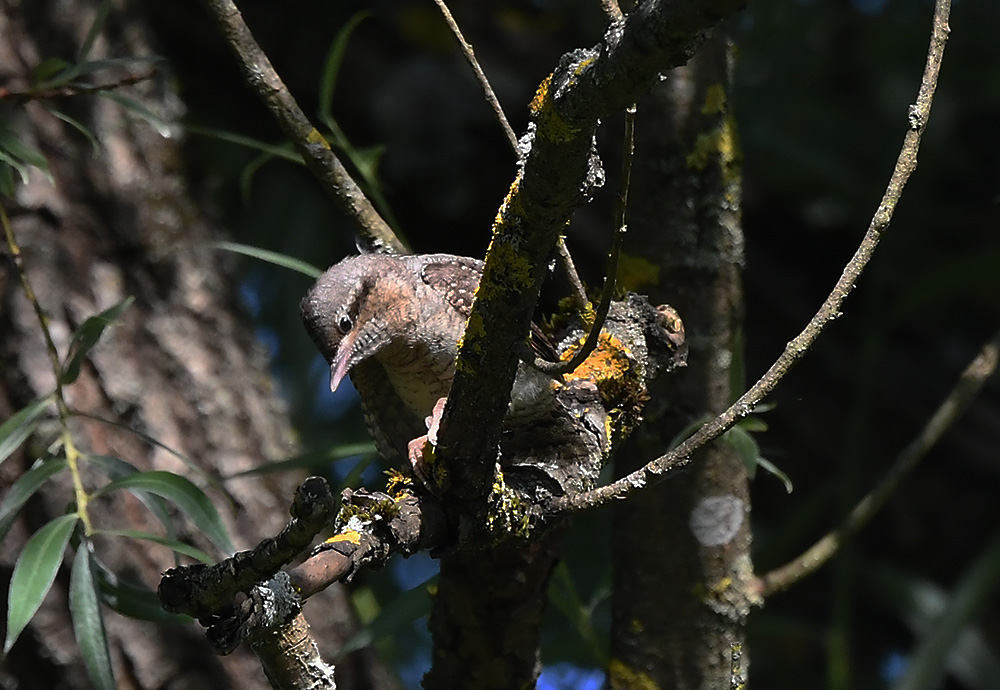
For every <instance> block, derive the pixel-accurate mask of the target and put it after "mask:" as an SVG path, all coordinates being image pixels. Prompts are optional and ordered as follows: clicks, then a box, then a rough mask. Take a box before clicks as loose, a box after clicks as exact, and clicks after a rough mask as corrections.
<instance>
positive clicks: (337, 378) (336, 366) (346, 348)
mask: <svg viewBox="0 0 1000 690" xmlns="http://www.w3.org/2000/svg"><path fill="white" fill-rule="evenodd" d="M357 337H358V332H357V330H352V331H351V332H350V333H348V334H347V335H345V336H344V339H343V340H341V341H340V347H338V348H337V354H336V355H335V356H334V358H333V361H332V362H330V390H331V391H334V392H336V390H337V386H339V385H340V382H341V381H343V380H344V377H345V376H347V372H348V371H350V369H351V354H352V353H353V352H354V340H355V339H356V338H357Z"/></svg>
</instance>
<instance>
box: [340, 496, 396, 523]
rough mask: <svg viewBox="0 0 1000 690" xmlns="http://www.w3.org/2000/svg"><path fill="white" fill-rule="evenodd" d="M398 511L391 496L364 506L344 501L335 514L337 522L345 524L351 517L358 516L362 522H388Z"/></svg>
mask: <svg viewBox="0 0 1000 690" xmlns="http://www.w3.org/2000/svg"><path fill="white" fill-rule="evenodd" d="M398 513H399V507H398V506H397V505H396V502H395V501H394V500H393V499H391V498H386V499H384V500H381V501H374V502H373V503H370V504H368V505H365V506H359V505H355V504H353V503H345V504H343V505H341V507H340V512H339V513H338V514H337V522H338V524H341V525H346V524H347V523H348V522H349V521H350V520H351V518H360V519H361V520H362V521H364V522H388V521H389V520H391V519H392V518H394V517H396V515H397V514H398Z"/></svg>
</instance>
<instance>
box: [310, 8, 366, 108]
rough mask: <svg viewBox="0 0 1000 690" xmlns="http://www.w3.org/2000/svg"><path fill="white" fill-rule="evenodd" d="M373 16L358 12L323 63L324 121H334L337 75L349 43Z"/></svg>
mask: <svg viewBox="0 0 1000 690" xmlns="http://www.w3.org/2000/svg"><path fill="white" fill-rule="evenodd" d="M369 16H371V13H369V12H357V13H355V14H354V16H353V17H351V18H350V19H349V20H347V23H346V24H344V26H343V27H341V29H340V31H338V32H337V35H336V37H335V38H334V39H333V43H332V44H331V45H330V50H329V52H328V53H327V54H326V61H325V62H324V63H323V74H322V76H321V77H320V81H319V113H320V118H321V119H323V120H327V119H333V115H332V108H333V91H334V87H336V85H337V75H338V74H340V67H341V65H342V64H343V62H344V53H345V52H347V43H348V41H349V40H350V38H351V34H352V33H354V29H355V28H357V26H358V24H360V23H361V22H362V21H364V20H365V19H366V18H367V17H369Z"/></svg>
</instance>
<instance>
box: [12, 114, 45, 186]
mask: <svg viewBox="0 0 1000 690" xmlns="http://www.w3.org/2000/svg"><path fill="white" fill-rule="evenodd" d="M0 149H3V150H5V151H7V152H8V153H9V154H10V155H11V156H13V157H14V158H15V159H17V160H19V161H24V163H25V164H27V165H30V166H33V167H35V168H38V169H39V170H41V171H42V172H43V173H45V177H46V178H47V179H48V181H49V182H52V171H51V170H49V162H48V160H46V158H45V156H43V155H42V154H41V153H39V152H38V151H36V150H35V149H33V148H31V147H30V146H26V145H25V144H24V143H22V142H21V140H20V139H18V138H17V136H16V135H15V134H14V133H13V132H11V131H10V130H9V129H6V128H5V127H2V126H0Z"/></svg>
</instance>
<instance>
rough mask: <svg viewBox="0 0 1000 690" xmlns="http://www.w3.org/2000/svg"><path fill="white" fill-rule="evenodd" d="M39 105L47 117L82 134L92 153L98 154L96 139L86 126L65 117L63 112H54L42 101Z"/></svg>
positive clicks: (52, 108)
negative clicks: (63, 123) (60, 121)
mask: <svg viewBox="0 0 1000 690" xmlns="http://www.w3.org/2000/svg"><path fill="white" fill-rule="evenodd" d="M40 105H41V106H42V107H43V108H45V109H46V110H47V111H49V115H51V116H52V117H54V118H57V119H59V120H62V121H63V122H65V123H66V124H67V125H69V126H70V127H72V128H73V129H75V130H76V131H78V132H79V133H80V134H82V135H83V136H85V137H86V138H87V141H89V142H90V148H91V149H92V150H93V152H94V153H97V152H98V150H99V148H100V147H99V145H98V143H97V137H95V136H94V133H93V132H91V131H90V130H89V129H87V126H86V125H84V124H83V123H82V122H80V121H79V120H77V119H75V118H72V117H70V116H69V115H67V114H66V113H64V112H63V111H61V110H56V109H55V108H54V107H53V106H52V104H51V103H46V102H44V101H42V102H41V103H40Z"/></svg>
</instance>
